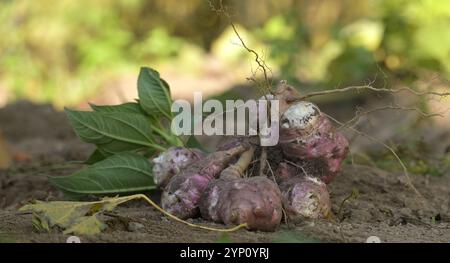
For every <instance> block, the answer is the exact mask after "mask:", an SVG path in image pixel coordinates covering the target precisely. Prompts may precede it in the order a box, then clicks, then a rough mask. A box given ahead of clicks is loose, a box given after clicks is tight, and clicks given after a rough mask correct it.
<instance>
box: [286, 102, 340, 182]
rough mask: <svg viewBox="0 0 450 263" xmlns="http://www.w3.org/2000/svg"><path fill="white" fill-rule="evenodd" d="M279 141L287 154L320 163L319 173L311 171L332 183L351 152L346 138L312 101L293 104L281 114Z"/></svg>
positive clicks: (291, 157) (298, 158) (293, 157)
mask: <svg viewBox="0 0 450 263" xmlns="http://www.w3.org/2000/svg"><path fill="white" fill-rule="evenodd" d="M280 123H281V125H280V126H281V127H280V142H279V145H280V146H281V148H282V150H283V154H284V155H285V157H287V158H289V159H293V160H303V161H306V162H310V163H315V164H320V166H322V167H320V169H316V170H321V173H320V174H312V176H315V177H319V178H320V179H321V180H322V181H323V182H325V183H329V182H330V181H331V180H332V179H333V177H334V176H335V175H336V174H337V173H338V172H339V171H340V169H341V163H342V161H343V160H344V159H345V157H346V155H347V152H348V141H347V139H346V138H345V137H344V136H343V135H342V134H341V133H340V132H338V131H337V130H336V129H335V128H334V127H333V125H332V124H331V122H330V121H329V119H328V118H327V117H326V116H325V115H324V114H322V113H321V112H320V110H319V108H318V107H317V106H316V105H314V104H313V103H311V102H306V101H299V102H295V103H293V104H292V105H290V106H289V107H288V108H287V109H286V111H285V112H284V113H283V115H282V116H281V120H280Z"/></svg>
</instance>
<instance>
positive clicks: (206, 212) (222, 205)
mask: <svg viewBox="0 0 450 263" xmlns="http://www.w3.org/2000/svg"><path fill="white" fill-rule="evenodd" d="M253 152H254V148H251V149H249V150H248V151H246V152H245V153H243V154H242V155H241V157H240V158H239V160H238V161H237V162H236V163H235V164H234V165H231V166H230V167H228V168H227V169H225V170H223V171H222V173H221V175H220V178H219V179H216V180H213V181H211V182H210V183H209V185H208V187H207V188H206V190H205V192H204V194H203V195H202V197H201V200H200V212H201V215H202V217H203V218H205V219H209V220H213V221H215V222H223V223H225V224H227V225H240V224H244V223H245V224H247V228H248V229H253V230H263V231H273V230H275V228H276V227H277V226H278V225H279V224H280V222H281V217H282V206H281V193H280V190H279V188H278V186H277V184H276V183H275V182H273V181H271V180H269V179H268V178H266V177H263V176H256V177H250V178H242V175H243V172H244V171H245V170H246V169H247V167H248V166H249V164H250V162H251V160H252V157H253Z"/></svg>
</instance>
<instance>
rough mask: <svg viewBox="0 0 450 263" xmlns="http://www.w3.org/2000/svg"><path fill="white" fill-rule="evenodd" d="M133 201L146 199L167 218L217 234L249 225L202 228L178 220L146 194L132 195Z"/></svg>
mask: <svg viewBox="0 0 450 263" xmlns="http://www.w3.org/2000/svg"><path fill="white" fill-rule="evenodd" d="M132 197H133V199H144V200H145V201H146V202H147V203H149V204H150V205H151V206H153V207H154V208H156V210H158V211H160V212H161V213H163V214H164V215H165V216H167V217H168V218H170V219H172V220H174V221H177V222H180V223H183V224H185V225H188V226H190V227H193V228H199V229H204V230H209V231H215V232H234V231H237V230H239V229H241V228H247V223H244V224H240V225H237V226H235V227H232V228H214V227H207V226H201V225H196V224H192V223H189V222H187V221H185V220H183V219H181V218H178V217H176V216H174V215H172V214H170V213H169V212H167V211H166V210H164V209H162V208H161V207H160V206H159V205H157V204H156V203H155V202H153V201H152V200H151V199H150V198H148V197H147V196H145V195H144V194H136V195H132Z"/></svg>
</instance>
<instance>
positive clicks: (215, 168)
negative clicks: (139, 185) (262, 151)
mask: <svg viewBox="0 0 450 263" xmlns="http://www.w3.org/2000/svg"><path fill="white" fill-rule="evenodd" d="M247 148H248V145H246V144H241V145H239V146H237V147H235V148H232V149H229V150H226V151H218V152H214V153H211V154H209V155H208V156H206V157H205V158H203V159H201V160H199V161H197V162H195V163H193V164H192V165H190V166H188V167H186V168H185V169H184V170H182V171H181V172H180V173H179V174H176V175H175V176H174V177H172V179H171V180H170V181H169V183H168V184H167V186H166V187H165V188H164V191H163V193H162V196H161V204H162V207H163V208H164V210H166V211H167V212H169V213H171V214H173V215H175V216H177V217H179V218H182V219H185V218H192V217H195V216H197V215H198V212H199V209H198V202H199V200H200V196H201V195H202V193H203V191H204V189H205V188H206V186H207V185H208V183H209V182H210V181H211V180H212V179H214V178H217V177H218V176H219V174H220V172H221V171H222V170H223V169H224V168H225V167H226V166H227V165H228V164H229V163H230V162H231V161H232V160H233V159H234V157H235V156H238V155H239V154H241V153H242V152H244V151H245V150H246V149H247Z"/></svg>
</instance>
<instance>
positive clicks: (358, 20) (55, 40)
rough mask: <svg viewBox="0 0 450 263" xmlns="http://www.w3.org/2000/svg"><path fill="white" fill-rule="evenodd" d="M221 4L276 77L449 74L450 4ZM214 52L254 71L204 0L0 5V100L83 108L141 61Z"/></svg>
mask: <svg viewBox="0 0 450 263" xmlns="http://www.w3.org/2000/svg"><path fill="white" fill-rule="evenodd" d="M212 2H213V3H214V1H212ZM224 4H226V5H227V6H229V7H230V11H229V12H230V14H231V15H232V18H233V21H234V23H235V24H236V25H237V26H238V29H239V31H240V33H241V35H242V36H243V38H244V40H245V41H246V42H247V43H248V45H249V46H250V47H251V48H253V49H255V50H256V51H257V52H259V53H260V54H261V55H262V56H264V57H265V60H266V62H267V64H268V65H269V66H270V67H271V70H272V72H273V75H274V77H276V78H283V79H288V80H290V81H292V82H294V83H302V84H304V85H308V86H310V87H322V88H324V87H326V88H333V87H336V86H338V85H340V86H344V85H351V84H362V83H363V82H365V81H366V80H367V79H370V78H374V77H375V76H379V75H394V76H400V77H402V78H403V79H406V80H414V79H417V78H419V77H420V74H422V72H426V74H428V73H427V72H437V73H438V74H439V75H440V76H442V77H444V78H446V79H448V77H449V76H450V1H441V0H360V1H350V0H317V1H315V0H249V1H239V0H229V1H224ZM233 37H234V40H233ZM211 57H214V58H215V59H216V60H217V61H220V63H221V65H222V67H220V71H228V70H229V71H230V72H244V73H243V74H242V76H240V75H238V77H239V78H240V79H242V82H244V81H245V74H247V75H248V72H251V70H252V69H254V65H251V64H250V61H251V56H250V54H248V53H247V52H245V50H243V48H242V47H241V46H240V45H239V42H238V41H236V38H235V36H233V32H232V31H231V29H230V27H229V25H228V23H227V21H226V19H224V18H221V17H218V16H217V14H215V13H214V12H212V11H211V9H210V6H209V3H208V2H207V1H205V0H189V1H177V0H152V1H148V0H147V1H145V0H97V1H88V0H77V1H75V0H39V1H30V0H15V1H13V0H2V1H0V104H1V103H2V97H3V102H6V101H12V100H17V99H22V98H26V99H29V100H32V101H36V102H52V103H53V104H54V105H56V106H59V107H61V106H63V105H75V104H77V103H79V102H80V101H83V100H86V99H87V98H90V97H93V96H95V95H96V92H98V91H99V90H100V89H101V88H102V87H105V86H108V85H110V83H111V81H114V79H115V76H119V75H122V74H133V75H136V76H137V73H138V68H139V66H141V65H149V66H152V67H155V68H157V69H160V68H161V69H164V65H175V68H176V70H177V71H178V72H180V74H181V73H183V74H191V75H193V76H195V77H196V78H201V77H202V74H203V71H204V65H203V64H204V63H206V62H205V61H210V58H211ZM161 71H162V73H163V76H164V70H161ZM236 74H238V73H236ZM169 83H170V79H169ZM232 84H233V83H230V86H231V85H232ZM130 88H131V89H134V88H135V87H134V86H132V87H130Z"/></svg>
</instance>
